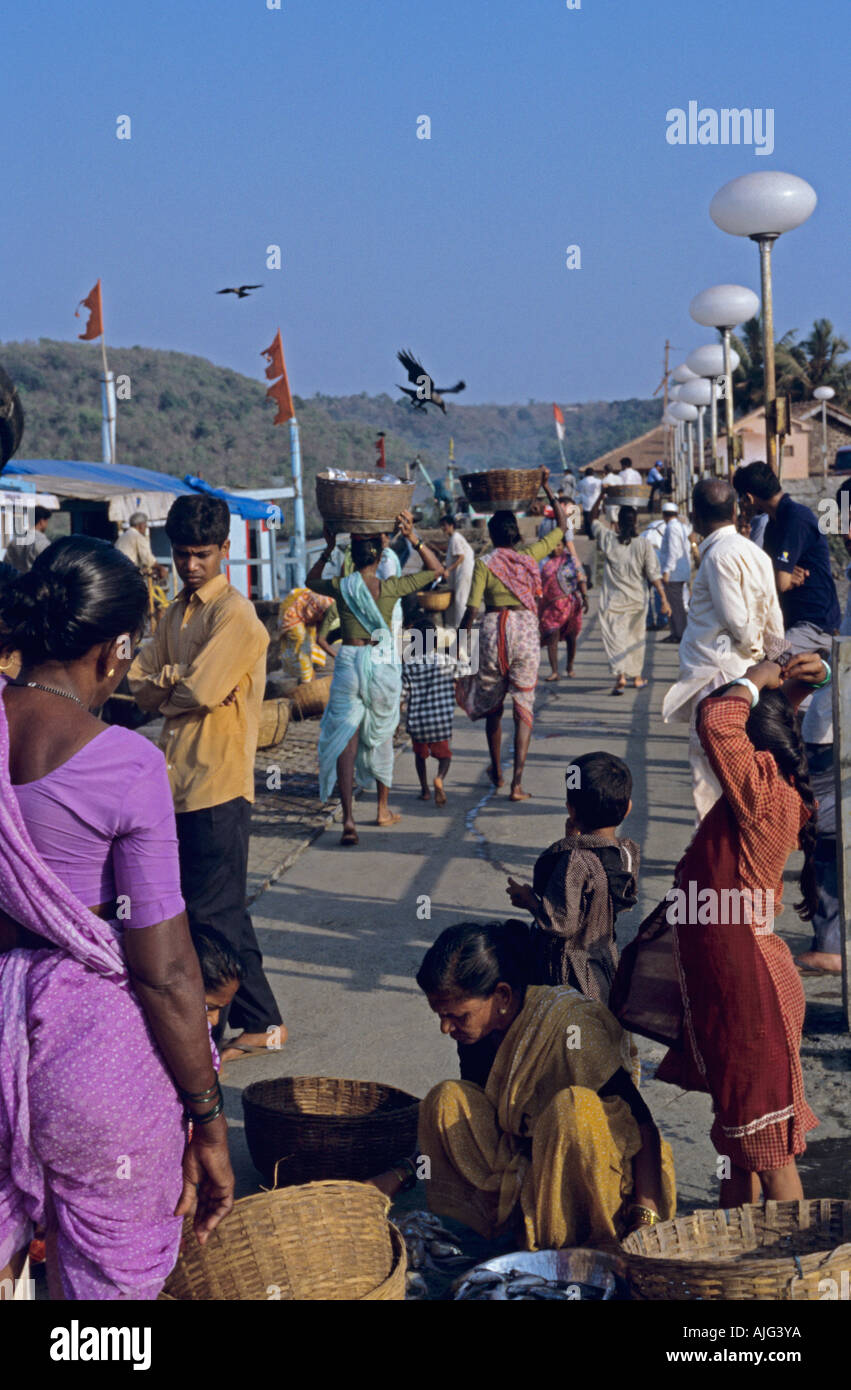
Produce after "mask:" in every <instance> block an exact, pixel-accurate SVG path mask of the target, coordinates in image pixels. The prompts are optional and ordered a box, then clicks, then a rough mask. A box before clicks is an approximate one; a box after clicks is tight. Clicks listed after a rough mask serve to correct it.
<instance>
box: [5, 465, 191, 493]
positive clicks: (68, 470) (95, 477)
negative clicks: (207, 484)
mask: <svg viewBox="0 0 851 1390" xmlns="http://www.w3.org/2000/svg"><path fill="white" fill-rule="evenodd" d="M16 474H17V475H18V476H19V477H28V478H34V477H47V478H66V479H67V480H68V482H69V483H94V484H96V485H97V484H100V485H101V486H102V487H104V488H107V489H109V491H110V492H140V491H141V492H174V493H186V492H192V490H193V489H192V488H189V487H187V486H186V484H185V483H183V482H181V480H180V479H179V478H173V477H171V475H170V474H168V473H158V472H157V471H156V469H153V468H132V467H130V466H129V465H128V466H125V465H123V464H120V463H119V464H112V463H88V462H83V461H81V460H79V459H21V458H13V459H11V460H10V462H9V463H7V464H6V467H5V469H4V470H3V477H4V479H5V478H10V479H11V478H13V477H14V476H15V475H16ZM53 490H54V491H55V490H56V489H53Z"/></svg>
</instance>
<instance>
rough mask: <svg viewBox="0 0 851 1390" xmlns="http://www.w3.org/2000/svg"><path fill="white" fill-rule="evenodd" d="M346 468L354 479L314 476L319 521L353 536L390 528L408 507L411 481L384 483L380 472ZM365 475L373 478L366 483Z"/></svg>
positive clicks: (326, 475)
mask: <svg viewBox="0 0 851 1390" xmlns="http://www.w3.org/2000/svg"><path fill="white" fill-rule="evenodd" d="M347 471H348V472H349V479H354V480H358V481H349V480H347V481H345V482H343V481H342V480H340V479H337V478H329V477H328V474H327V473H318V474H317V475H316V505H317V507H318V509H319V513H320V515H321V517H322V519H323V521H324V522H325V523H326V525H327V526H329V527H330V528H331V529H332V530H333V531H338V532H339V531H348V532H349V533H350V534H351V535H354V536H371V535H375V534H377V532H379V531H387V532H390V531H392V530H393V529H394V527H395V525H396V518H397V516H398V515H399V513H400V512H403V511H408V510H410V507H411V503H412V501H413V498H414V484H413V483H388V482H387V481H386V479H385V478H384V477H382V475H381V474H380V473H357V472H354V471H352V470H347ZM368 478H374V479H376V481H375V482H367V479H368Z"/></svg>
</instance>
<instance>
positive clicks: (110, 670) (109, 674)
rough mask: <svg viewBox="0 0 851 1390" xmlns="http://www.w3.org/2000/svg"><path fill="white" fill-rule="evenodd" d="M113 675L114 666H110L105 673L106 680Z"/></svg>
mask: <svg viewBox="0 0 851 1390" xmlns="http://www.w3.org/2000/svg"><path fill="white" fill-rule="evenodd" d="M114 675H115V667H114V666H110V668H109V670H108V671H107V673H106V678H107V680H109V678H110V676H114Z"/></svg>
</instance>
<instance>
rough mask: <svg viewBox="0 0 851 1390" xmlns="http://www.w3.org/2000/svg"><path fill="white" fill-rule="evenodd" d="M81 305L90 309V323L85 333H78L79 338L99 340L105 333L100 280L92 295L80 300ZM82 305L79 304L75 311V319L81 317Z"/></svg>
mask: <svg viewBox="0 0 851 1390" xmlns="http://www.w3.org/2000/svg"><path fill="white" fill-rule="evenodd" d="M80 304H84V305H85V307H86V308H87V309H88V311H89V321H88V323H87V324H86V331H85V333H78V334H77V337H78V338H84V339H86V340H88V339H90V338H99V337H100V335H101V334H102V332H103V300H102V299H101V293H100V280H98V282H97V284H96V285H95V287H94V289H93V290H92V292H91V294H87V295H86V297H85V299H81V300H80ZM80 304H78V305H77V307H76V309H75V310H74V318H75V319H78V318H79V317H80Z"/></svg>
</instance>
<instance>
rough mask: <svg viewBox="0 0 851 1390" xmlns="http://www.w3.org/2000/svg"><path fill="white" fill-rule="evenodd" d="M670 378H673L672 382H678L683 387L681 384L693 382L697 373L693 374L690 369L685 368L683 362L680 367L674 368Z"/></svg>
mask: <svg viewBox="0 0 851 1390" xmlns="http://www.w3.org/2000/svg"><path fill="white" fill-rule="evenodd" d="M671 376H672V377H673V379H674V381H676V382H678V383H679V384H680V385H683V383H684V382H686V381H694V379H695V377H696V376H697V372H693V371H692V369H691V367H687V366H686V364H685V362H681V363H680V365H679V366H678V367H675V368H674V370H673V371H672V372H671Z"/></svg>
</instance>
